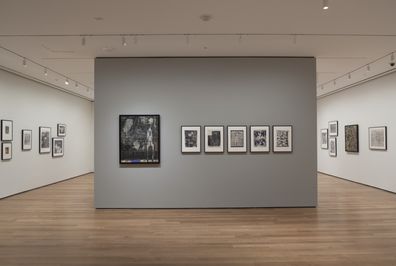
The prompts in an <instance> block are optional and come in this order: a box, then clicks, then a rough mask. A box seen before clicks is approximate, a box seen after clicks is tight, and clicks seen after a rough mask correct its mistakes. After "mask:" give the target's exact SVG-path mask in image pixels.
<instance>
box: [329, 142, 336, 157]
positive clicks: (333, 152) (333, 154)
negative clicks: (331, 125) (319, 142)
mask: <svg viewBox="0 0 396 266" xmlns="http://www.w3.org/2000/svg"><path fill="white" fill-rule="evenodd" d="M332 142H334V151H333V150H332V147H331V145H332ZM329 156H330V157H337V138H335V137H331V138H329Z"/></svg>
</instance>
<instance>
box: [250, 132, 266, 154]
mask: <svg viewBox="0 0 396 266" xmlns="http://www.w3.org/2000/svg"><path fill="white" fill-rule="evenodd" d="M269 151H270V127H269V126H250V152H269Z"/></svg>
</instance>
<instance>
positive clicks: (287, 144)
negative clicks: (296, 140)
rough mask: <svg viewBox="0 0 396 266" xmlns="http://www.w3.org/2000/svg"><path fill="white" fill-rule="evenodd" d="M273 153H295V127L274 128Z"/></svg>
mask: <svg viewBox="0 0 396 266" xmlns="http://www.w3.org/2000/svg"><path fill="white" fill-rule="evenodd" d="M272 136H273V137H272V138H273V151H274V152H292V151H293V127H292V126H273V129H272Z"/></svg>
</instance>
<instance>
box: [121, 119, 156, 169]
mask: <svg viewBox="0 0 396 266" xmlns="http://www.w3.org/2000/svg"><path fill="white" fill-rule="evenodd" d="M150 119H152V122H150V121H151V120H150ZM139 120H140V121H139ZM127 121H130V122H128V123H131V122H132V124H131V125H125V123H126V122H127ZM135 122H136V123H135ZM134 123H135V125H134ZM124 126H125V127H127V126H128V127H129V129H128V130H125V128H124V130H123V127H124ZM145 130H146V131H145ZM118 131H119V163H120V165H158V164H160V163H161V156H160V155H161V122H160V115H159V114H131V115H128V114H122V115H119V129H118ZM149 132H150V133H149ZM144 134H145V135H144ZM149 134H150V135H149ZM150 139H151V141H150ZM142 144H143V145H142ZM144 146H146V147H144ZM155 146H157V147H155ZM141 147H143V148H142V149H141ZM149 148H151V152H150V151H149ZM144 154H145V158H144ZM150 156H151V158H149V157H150Z"/></svg>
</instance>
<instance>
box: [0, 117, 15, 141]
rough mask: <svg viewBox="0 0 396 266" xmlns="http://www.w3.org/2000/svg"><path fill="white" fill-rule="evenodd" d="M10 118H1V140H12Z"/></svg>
mask: <svg viewBox="0 0 396 266" xmlns="http://www.w3.org/2000/svg"><path fill="white" fill-rule="evenodd" d="M12 123H13V122H12V121H11V120H1V140H2V141H12V135H13V134H12V131H13V126H12Z"/></svg>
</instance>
